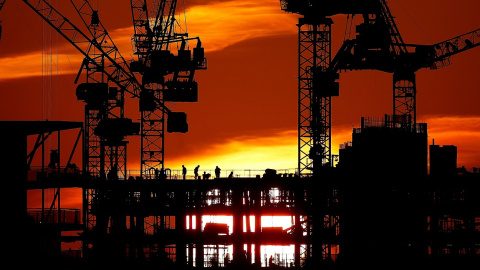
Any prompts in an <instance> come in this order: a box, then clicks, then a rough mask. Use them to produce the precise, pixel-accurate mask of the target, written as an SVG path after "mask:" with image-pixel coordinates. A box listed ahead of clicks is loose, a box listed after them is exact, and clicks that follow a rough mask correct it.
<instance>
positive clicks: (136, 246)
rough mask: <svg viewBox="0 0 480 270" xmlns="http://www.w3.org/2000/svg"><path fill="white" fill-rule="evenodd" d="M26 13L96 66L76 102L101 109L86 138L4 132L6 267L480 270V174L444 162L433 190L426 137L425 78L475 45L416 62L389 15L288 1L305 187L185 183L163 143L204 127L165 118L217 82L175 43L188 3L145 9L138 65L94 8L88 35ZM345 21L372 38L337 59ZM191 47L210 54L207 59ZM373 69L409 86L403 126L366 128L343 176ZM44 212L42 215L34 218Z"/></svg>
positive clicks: (46, 125) (397, 112)
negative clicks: (335, 112) (362, 83)
mask: <svg viewBox="0 0 480 270" xmlns="http://www.w3.org/2000/svg"><path fill="white" fill-rule="evenodd" d="M3 2H4V1H3ZM3 2H2V5H3ZM23 2H24V3H25V4H27V5H28V6H29V7H30V8H31V9H32V10H33V11H34V12H35V13H36V14H38V15H39V16H40V17H41V18H42V19H43V20H45V21H46V22H48V23H49V25H50V26H52V27H53V28H54V29H55V30H56V31H58V32H59V33H60V34H62V36H63V37H64V38H66V39H67V41H69V42H70V43H71V44H72V45H74V46H75V48H76V49H78V50H79V51H80V52H81V53H82V54H83V55H84V57H85V59H84V61H83V63H82V66H81V68H80V72H79V75H78V76H77V78H76V80H78V79H79V77H80V74H81V73H82V71H83V72H86V73H87V74H86V75H87V76H86V82H85V83H82V84H79V86H78V88H77V92H76V94H77V98H78V99H79V100H81V101H83V102H85V121H84V122H83V123H77V122H53V121H52V122H49V121H40V122H2V123H0V127H1V130H2V135H1V136H2V137H1V139H2V143H3V144H4V146H5V149H9V151H8V152H7V156H8V157H10V158H9V159H8V160H6V161H5V162H2V166H4V168H3V169H4V170H3V171H7V176H6V179H8V180H9V181H10V182H13V183H15V184H14V188H13V192H12V193H11V194H13V198H14V199H13V200H11V201H7V202H8V203H11V202H14V205H15V207H14V211H13V213H11V214H12V215H11V216H13V217H15V218H16V220H19V221H20V223H21V226H18V227H17V226H13V227H15V228H14V229H13V233H14V236H16V237H14V238H12V239H11V240H9V242H8V245H10V246H12V247H13V248H12V249H9V250H7V251H6V252H7V258H10V259H11V261H12V262H15V263H16V264H17V265H18V266H23V265H28V266H41V267H44V266H45V267H51V268H54V267H55V268H60V269H64V268H84V267H93V268H100V267H102V268H104V267H122V268H127V267H132V268H142V267H162V268H166V269H170V268H171V269H173V268H177V269H178V268H192V269H193V268H237V269H244V268H266V267H268V268H279V267H281V268H311V269H313V268H321V267H323V268H325V269H350V268H353V267H359V266H360V267H370V268H390V267H394V266H395V267H398V266H404V267H407V266H408V267H410V266H427V267H428V266H456V267H463V266H468V265H472V264H473V265H480V208H479V207H478V206H479V205H480V174H479V173H478V172H474V173H468V172H462V171H460V172H457V171H456V172H455V173H451V171H452V170H451V169H452V167H453V163H455V164H456V161H455V162H453V158H454V156H453V154H452V153H450V152H449V153H446V154H445V155H443V154H442V153H441V151H440V150H439V149H437V148H436V147H434V146H432V147H431V154H432V153H433V156H432V155H431V161H430V164H431V165H432V162H433V167H431V169H432V168H433V174H429V173H428V141H427V138H428V136H427V127H426V124H424V123H417V121H416V99H415V95H416V86H415V71H417V70H418V69H420V68H423V67H431V66H433V65H437V64H439V63H441V62H442V61H445V60H448V57H450V56H451V55H453V54H456V53H459V52H462V51H464V50H466V49H470V48H473V47H475V46H477V45H478V44H480V43H477V41H476V40H474V39H469V38H468V37H469V35H462V36H459V37H457V38H455V41H456V42H457V44H459V45H458V46H456V47H455V49H454V50H452V49H451V48H452V47H450V46H449V45H448V44H451V42H452V41H451V40H449V41H445V42H442V43H438V44H435V45H431V46H420V45H413V47H414V49H415V52H410V51H408V50H407V47H410V46H412V45H408V46H407V45H406V44H404V43H403V40H402V38H401V36H400V33H399V32H398V29H397V28H396V25H395V22H394V20H393V16H392V15H391V13H390V11H389V9H388V5H387V3H386V1H384V0H379V1H374V0H371V1H364V2H362V3H360V1H356V0H345V1H337V2H335V3H334V2H332V3H331V4H325V5H322V3H321V2H320V1H316V2H315V1H306V0H305V1H293V0H292V1H287V0H281V1H280V4H281V8H282V9H283V10H285V11H287V12H292V13H296V14H299V15H300V16H301V18H300V19H299V24H298V30H299V48H300V49H299V89H298V90H299V126H298V128H299V160H298V162H299V166H298V171H297V172H296V173H295V174H283V173H282V174H280V173H278V172H277V171H275V170H271V169H266V170H265V172H264V173H262V174H258V175H256V176H255V177H244V178H240V177H235V178H221V177H215V178H213V177H212V179H205V178H204V179H199V178H196V179H194V180H178V179H174V178H172V177H171V175H170V174H169V173H168V168H165V166H164V160H163V155H164V141H163V139H164V137H163V136H164V132H165V131H167V132H182V133H184V132H187V131H188V124H187V123H186V114H185V113H182V112H173V111H172V110H171V109H169V107H168V106H165V103H167V102H196V101H197V98H196V97H197V91H198V88H197V83H196V82H195V81H194V80H193V77H194V73H195V71H196V70H202V69H206V59H205V55H204V51H203V47H202V45H201V42H200V39H199V38H189V37H188V33H183V32H175V30H174V27H173V25H174V23H175V22H176V19H175V16H174V14H175V8H176V1H175V0H169V1H160V0H158V1H153V2H154V9H153V10H154V12H155V13H154V14H155V16H154V17H153V18H152V17H149V16H151V13H148V12H147V5H146V1H142V0H138V1H130V3H131V8H132V16H133V25H134V38H133V41H134V42H133V43H134V47H135V48H134V54H135V55H136V56H137V59H136V60H135V61H126V60H125V59H123V58H122V57H121V56H120V54H119V52H118V50H116V47H115V46H114V45H113V41H112V40H111V39H110V36H109V35H108V31H106V30H105V29H104V27H103V25H102V24H101V22H100V18H99V14H98V11H97V10H94V9H93V7H92V6H91V5H90V4H89V3H88V1H86V0H81V1H80V0H78V1H77V0H71V3H72V5H73V7H74V8H75V9H76V11H77V13H78V15H80V16H81V18H82V22H83V23H84V24H85V27H86V28H87V30H84V31H81V30H80V29H79V28H78V27H77V26H76V25H73V23H72V21H73V20H68V19H67V18H66V17H65V16H63V15H62V14H61V13H60V11H58V10H56V9H55V8H54V7H53V6H52V5H50V4H49V3H48V1H44V0H35V1H34V0H24V1H23ZM0 7H1V6H0ZM52 14H54V15H55V16H51V15H52ZM337 14H358V15H362V17H363V19H364V21H363V22H362V23H361V24H360V25H358V26H357V34H358V35H357V37H356V38H355V39H352V40H346V41H345V42H344V44H343V45H342V47H341V49H340V50H339V53H338V54H337V55H336V56H335V57H333V58H332V56H333V54H332V52H331V25H332V23H333V20H332V18H331V16H333V15H337ZM72 29H73V30H72ZM472 33H475V34H476V33H477V31H474V32H472ZM472 33H469V34H472ZM98 40H102V41H103V42H97V41H98ZM189 41H191V42H196V45H195V47H194V48H193V53H192V50H190V49H189V47H188V46H189V45H188V42H189ZM458 41H462V43H459V42H458ZM467 41H468V42H467ZM172 44H178V45H179V46H178V47H177V48H178V49H176V50H174V49H172V46H171V45H172ZM462 44H463V45H462ZM82 46H85V47H82ZM90 46H94V47H95V48H94V50H90V48H91V47H90ZM446 47H448V48H449V50H448V51H444V50H442V48H446ZM358 69H374V70H381V71H384V72H389V73H393V80H394V83H393V92H394V96H393V99H394V102H393V103H394V108H393V114H392V116H385V118H384V119H374V118H363V119H362V124H361V128H359V129H355V130H354V131H353V133H352V142H351V143H348V144H346V146H345V148H344V149H342V150H341V152H340V161H339V164H338V166H337V167H334V166H333V164H334V162H333V159H332V153H331V126H332V125H331V113H330V112H331V110H330V104H331V101H332V100H331V98H332V97H335V96H338V95H339V84H338V82H337V80H338V72H339V71H340V70H349V71H353V70H358ZM137 76H139V77H141V78H142V79H141V81H139V80H137ZM99 78H100V79H99ZM126 95H130V96H131V97H132V98H135V99H138V101H139V113H140V114H141V116H140V123H134V122H132V120H131V119H129V118H127V117H125V115H124V105H125V102H124V101H125V96H126ZM165 124H166V126H167V128H165ZM71 129H74V130H76V129H79V131H78V135H77V136H76V137H75V138H76V140H74V142H73V145H71V146H70V149H72V153H70V155H69V156H70V158H69V159H68V160H67V161H65V160H61V159H60V158H61V156H62V155H60V149H64V148H62V144H63V143H65V140H63V139H60V138H61V135H60V134H61V133H62V134H63V132H65V131H66V130H71ZM52 134H54V135H52ZM55 135H57V136H56V138H57V139H56V141H57V143H58V145H57V148H56V149H53V150H52V151H51V152H50V153H46V151H44V147H43V146H44V144H45V141H46V138H47V137H51V136H55ZM31 136H36V139H35V138H34V140H33V141H34V142H35V143H34V144H33V147H32V148H33V149H30V148H29V147H28V144H27V143H26V141H27V139H28V137H31ZM128 136H140V137H141V142H142V143H141V148H142V149H141V157H140V159H141V161H140V164H141V165H140V166H141V169H140V172H141V173H140V175H135V176H134V175H129V174H128V170H127V168H126V164H127V161H126V157H127V155H126V151H127V145H128V141H127V140H126V138H127V137H128ZM7 145H8V147H7ZM79 149H80V150H79ZM446 149H447V148H445V150H446ZM76 151H81V152H82V164H79V166H77V165H74V164H73V163H72V162H71V157H72V156H73V154H74V153H75V152H76ZM445 152H446V151H445ZM35 156H36V157H37V159H35ZM432 158H433V159H432ZM34 160H37V161H39V163H40V165H39V166H38V167H37V168H35V167H34V166H33V161H34ZM63 164H65V165H63ZM439 164H448V166H445V167H444V166H443V165H439ZM455 166H456V165H455ZM439 167H441V168H442V169H445V170H448V171H449V173H448V175H447V174H444V173H441V172H439V171H441V170H442V169H439ZM72 188H74V189H78V190H80V191H81V192H80V194H81V195H80V196H81V199H82V207H81V208H80V209H64V207H62V205H61V203H60V202H61V197H62V194H63V193H62V192H63V191H64V189H72ZM29 192H30V193H31V192H36V194H39V195H37V196H29ZM47 192H49V193H50V194H53V196H51V197H48V196H45V195H46V193H47ZM47 197H48V199H51V201H49V202H48V203H46V198H47ZM31 200H39V201H40V202H41V203H40V204H41V205H42V207H41V208H40V209H28V205H29V203H31ZM7 202H5V205H7ZM279 224H288V225H287V226H284V225H282V226H280V225H279ZM75 245H77V246H76V248H72V247H74V246H75Z"/></svg>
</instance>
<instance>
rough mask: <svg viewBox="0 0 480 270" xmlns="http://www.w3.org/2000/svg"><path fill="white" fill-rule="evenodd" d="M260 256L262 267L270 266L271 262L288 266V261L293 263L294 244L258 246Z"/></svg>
mask: <svg viewBox="0 0 480 270" xmlns="http://www.w3.org/2000/svg"><path fill="white" fill-rule="evenodd" d="M260 258H262V261H261V264H262V267H267V266H272V263H273V264H275V265H278V266H288V265H289V264H290V263H294V259H295V245H286V246H272V245H263V246H261V248H260Z"/></svg>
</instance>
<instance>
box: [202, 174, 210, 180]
mask: <svg viewBox="0 0 480 270" xmlns="http://www.w3.org/2000/svg"><path fill="white" fill-rule="evenodd" d="M209 178H210V174H209V173H207V172H203V180H208V179H209Z"/></svg>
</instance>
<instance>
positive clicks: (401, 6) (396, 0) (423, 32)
mask: <svg viewBox="0 0 480 270" xmlns="http://www.w3.org/2000/svg"><path fill="white" fill-rule="evenodd" d="M395 2H397V4H398V5H399V6H400V8H402V10H403V11H404V12H405V14H407V16H408V17H409V18H410V20H412V22H413V24H415V26H416V27H417V28H418V29H419V30H420V32H422V34H423V35H424V36H425V38H427V39H428V41H430V43H433V42H432V40H431V39H430V38H429V37H428V35H427V33H425V31H423V29H422V28H421V27H420V25H419V24H418V23H417V22H416V21H415V20H414V19H413V17H412V16H411V15H410V14H409V13H408V11H407V10H406V9H405V8H404V7H403V5H402V4H401V3H400V0H395Z"/></svg>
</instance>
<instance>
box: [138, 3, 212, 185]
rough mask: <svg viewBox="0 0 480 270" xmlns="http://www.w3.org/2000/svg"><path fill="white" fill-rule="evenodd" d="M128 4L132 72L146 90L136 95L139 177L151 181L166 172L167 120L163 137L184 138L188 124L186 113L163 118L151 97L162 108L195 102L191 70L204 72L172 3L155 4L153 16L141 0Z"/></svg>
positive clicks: (200, 53)
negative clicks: (171, 134) (175, 134)
mask: <svg viewBox="0 0 480 270" xmlns="http://www.w3.org/2000/svg"><path fill="white" fill-rule="evenodd" d="M130 4H131V9H132V18H133V25H134V36H133V40H134V44H135V54H136V55H137V57H138V60H137V61H134V62H132V63H131V68H132V71H134V72H137V73H139V74H140V75H141V77H142V86H143V89H144V90H143V92H142V93H141V96H140V111H141V113H142V120H141V148H142V151H141V174H142V177H144V178H154V177H157V172H160V173H161V172H163V171H164V169H165V164H164V135H165V120H167V130H166V131H167V132H182V133H185V132H187V131H188V124H187V122H186V114H184V113H181V112H176V113H170V114H168V118H167V119H165V118H166V115H165V113H164V112H163V111H159V110H157V109H156V106H155V104H152V103H151V100H152V97H153V98H155V99H156V100H159V101H160V102H161V103H162V104H164V103H165V102H196V101H197V99H198V97H197V91H198V87H197V83H196V82H195V81H194V79H193V77H194V74H195V70H197V69H205V68H206V62H205V58H204V51H203V48H202V47H201V42H200V39H199V38H189V37H188V33H186V32H184V31H182V30H180V31H179V30H176V24H177V20H176V18H175V12H176V7H177V1H176V0H164V1H163V0H162V1H160V0H154V1H153V2H152V6H153V11H152V12H151V13H150V14H152V15H151V16H150V14H149V9H148V5H147V2H146V1H145V0H131V1H130ZM194 39H195V40H197V46H196V47H195V48H194V49H193V58H192V53H191V50H190V49H189V48H188V41H189V40H194ZM174 45H177V47H176V48H174ZM175 53H177V54H176V55H175Z"/></svg>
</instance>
